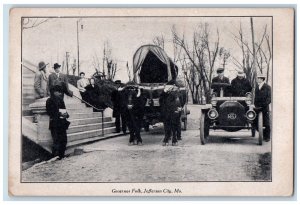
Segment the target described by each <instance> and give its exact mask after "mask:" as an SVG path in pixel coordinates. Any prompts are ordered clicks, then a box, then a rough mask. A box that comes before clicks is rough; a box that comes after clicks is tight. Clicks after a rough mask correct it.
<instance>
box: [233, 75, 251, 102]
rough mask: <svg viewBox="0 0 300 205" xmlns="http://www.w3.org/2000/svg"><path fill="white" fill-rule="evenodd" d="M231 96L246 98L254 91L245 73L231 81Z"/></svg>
mask: <svg viewBox="0 0 300 205" xmlns="http://www.w3.org/2000/svg"><path fill="white" fill-rule="evenodd" d="M230 90H231V94H232V96H235V97H244V96H245V95H246V93H248V92H251V91H252V86H251V85H250V82H249V81H248V80H247V79H246V78H245V73H244V72H242V71H239V72H238V74H237V77H236V78H235V79H233V80H232V81H231V89H230Z"/></svg>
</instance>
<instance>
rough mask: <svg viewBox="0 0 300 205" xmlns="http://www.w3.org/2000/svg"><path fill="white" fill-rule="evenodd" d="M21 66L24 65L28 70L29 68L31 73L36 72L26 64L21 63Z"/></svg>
mask: <svg viewBox="0 0 300 205" xmlns="http://www.w3.org/2000/svg"><path fill="white" fill-rule="evenodd" d="M22 66H24V67H25V68H27V69H28V70H30V71H31V72H33V73H36V71H34V70H33V69H31V68H29V67H28V66H26V65H24V63H22Z"/></svg>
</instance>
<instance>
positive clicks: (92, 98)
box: [34, 61, 100, 159]
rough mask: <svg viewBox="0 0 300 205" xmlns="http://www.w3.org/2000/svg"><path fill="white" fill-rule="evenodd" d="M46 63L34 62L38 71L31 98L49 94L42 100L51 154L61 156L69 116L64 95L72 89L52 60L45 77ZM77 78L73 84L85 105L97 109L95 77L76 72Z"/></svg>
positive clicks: (69, 94)
mask: <svg viewBox="0 0 300 205" xmlns="http://www.w3.org/2000/svg"><path fill="white" fill-rule="evenodd" d="M47 65H48V64H45V62H43V61H41V62H40V63H39V64H38V68H39V70H38V72H36V74H35V78H34V91H35V98H36V99H40V98H44V97H48V96H49V98H48V99H47V102H46V110H47V114H48V115H49V116H50V121H49V129H50V131H51V135H52V139H53V145H52V154H53V156H54V157H56V156H57V157H59V159H61V158H63V157H64V153H65V150H66V144H67V134H66V130H67V129H68V127H69V125H70V123H69V122H68V121H67V118H68V117H69V115H68V113H67V112H66V106H65V103H64V94H66V95H68V96H70V97H72V96H73V92H72V91H71V90H70V89H69V83H68V78H67V76H66V75H65V74H63V73H61V70H60V68H61V65H59V64H58V63H55V64H54V65H53V69H54V73H52V74H50V75H49V76H48V75H47ZM80 77H81V79H80V80H78V81H77V87H78V89H79V92H80V94H81V96H82V100H83V102H85V103H86V104H87V106H89V107H90V106H93V107H94V108H96V109H97V108H99V107H100V103H99V102H100V101H99V100H98V99H99V96H100V89H99V87H98V86H97V85H96V84H95V79H93V78H92V79H90V80H88V79H87V78H85V73H84V72H81V73H80ZM97 110H98V109H97ZM97 110H94V111H97Z"/></svg>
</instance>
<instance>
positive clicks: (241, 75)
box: [237, 71, 245, 77]
mask: <svg viewBox="0 0 300 205" xmlns="http://www.w3.org/2000/svg"><path fill="white" fill-rule="evenodd" d="M237 76H239V77H244V76H245V73H244V72H243V71H239V72H238V73H237Z"/></svg>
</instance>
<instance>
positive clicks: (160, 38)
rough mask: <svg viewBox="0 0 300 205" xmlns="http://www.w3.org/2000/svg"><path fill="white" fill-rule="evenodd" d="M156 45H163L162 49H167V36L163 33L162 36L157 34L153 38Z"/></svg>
mask: <svg viewBox="0 0 300 205" xmlns="http://www.w3.org/2000/svg"><path fill="white" fill-rule="evenodd" d="M153 43H154V45H157V46H159V47H161V48H162V49H165V37H164V35H162V34H161V36H156V37H154V39H153Z"/></svg>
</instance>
